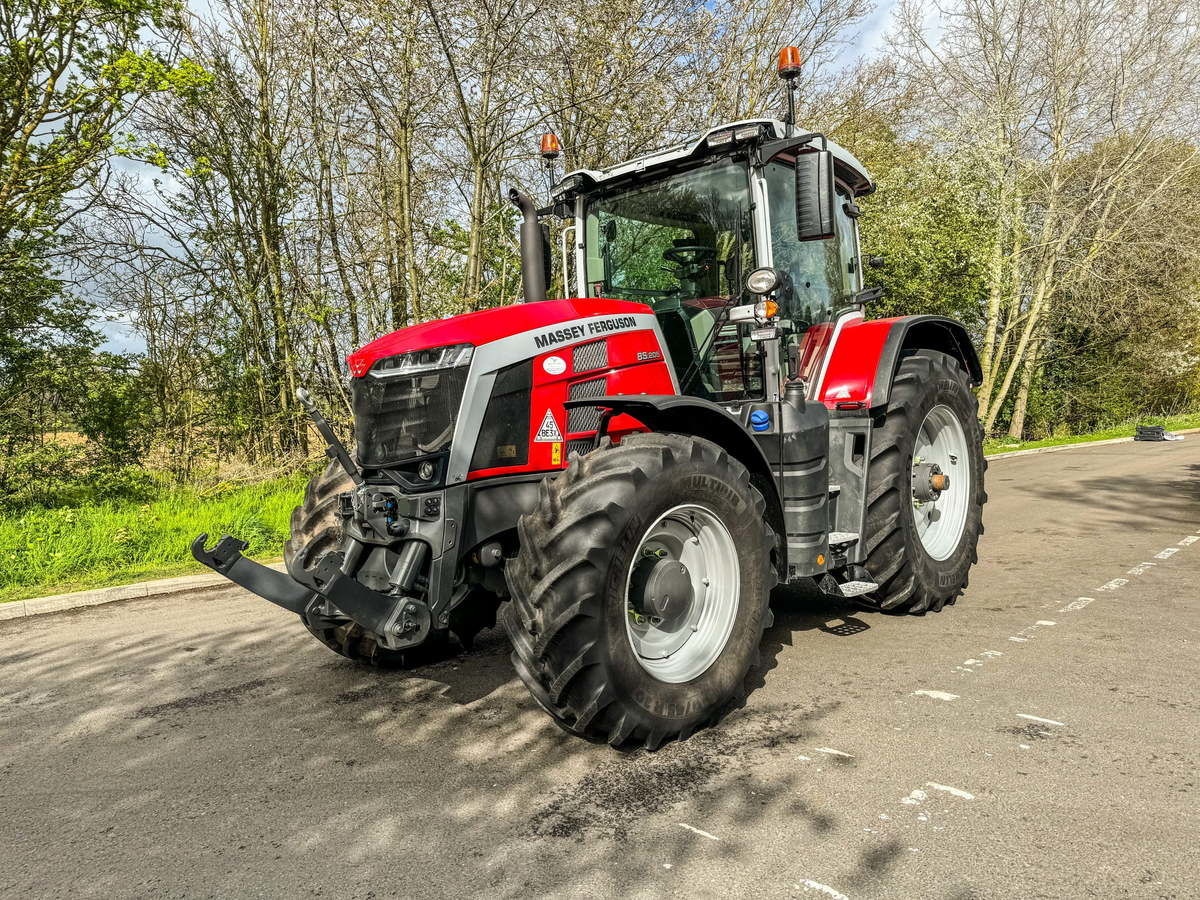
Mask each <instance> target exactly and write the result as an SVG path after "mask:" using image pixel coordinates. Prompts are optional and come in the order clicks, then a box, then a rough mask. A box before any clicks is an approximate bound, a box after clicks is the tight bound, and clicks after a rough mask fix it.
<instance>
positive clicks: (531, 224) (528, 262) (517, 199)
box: [508, 188, 548, 303]
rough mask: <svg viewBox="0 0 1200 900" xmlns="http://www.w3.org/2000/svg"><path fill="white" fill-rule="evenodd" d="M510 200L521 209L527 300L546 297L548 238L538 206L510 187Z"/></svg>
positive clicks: (522, 279)
mask: <svg viewBox="0 0 1200 900" xmlns="http://www.w3.org/2000/svg"><path fill="white" fill-rule="evenodd" d="M508 199H509V202H511V203H512V204H513V206H515V207H516V208H517V209H519V210H521V215H522V216H524V218H523V219H522V220H521V287H522V289H523V291H524V293H525V302H526V303H532V302H533V301H535V300H545V299H546V269H547V268H548V266H547V265H546V238H545V236H544V235H543V234H542V226H541V224H540V223H539V222H538V216H537V207H536V206H534V205H533V200H532V198H530V196H529V195H528V194H523V193H521V192H520V191H518V190H517V189H516V188H509V191H508Z"/></svg>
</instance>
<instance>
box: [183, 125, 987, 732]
mask: <svg viewBox="0 0 1200 900" xmlns="http://www.w3.org/2000/svg"><path fill="white" fill-rule="evenodd" d="M873 188H874V185H873V184H872V182H871V179H870V176H868V174H867V173H866V171H865V170H864V169H863V167H862V165H860V164H859V162H858V161H857V160H856V159H855V158H854V156H853V155H851V154H850V153H848V152H847V151H846V150H844V149H843V148H841V147H839V146H837V145H836V144H835V143H834V142H832V141H830V140H828V139H827V138H825V137H824V136H822V135H820V134H797V133H795V132H794V129H793V128H792V127H790V126H787V125H784V124H783V123H780V122H778V121H773V120H750V121H742V122H736V123H733V124H731V125H724V126H721V127H719V128H714V129H712V130H711V131H709V132H707V133H706V134H703V135H701V136H700V137H698V138H697V139H695V140H692V141H689V142H687V143H683V144H679V145H677V146H674V147H671V148H669V149H666V150H662V151H659V152H656V153H653V154H650V155H648V156H645V157H643V158H640V159H636V160H633V161H631V162H628V163H623V164H621V165H618V166H614V167H613V168H610V169H606V170H603V171H591V170H580V171H576V172H572V173H569V174H568V175H566V176H565V177H563V178H562V179H561V180H559V181H558V182H557V184H556V185H555V187H554V188H553V191H552V203H551V205H550V206H549V207H548V208H546V209H544V210H540V211H539V210H536V209H535V208H534V205H533V203H532V202H531V201H530V200H529V198H528V197H526V196H524V195H521V194H517V193H516V192H513V194H512V195H511V196H512V199H513V200H514V202H515V203H517V205H518V206H519V207H520V208H521V210H522V211H523V213H524V217H525V219H524V223H523V225H522V227H521V238H522V250H521V252H522V264H523V279H524V293H525V301H526V302H525V303H522V304H518V305H513V306H508V307H503V308H497V309H487V310H482V311H479V312H474V313H468V314H465V315H460V316H454V317H452V318H449V319H445V320H441V321H435V322H426V323H424V324H421V325H415V326H412V327H409V328H404V329H401V330H400V331H397V332H394V333H392V334H389V335H386V336H385V337H381V338H379V339H378V340H376V341H373V342H372V343H370V344H368V345H367V346H365V347H363V348H362V349H361V350H359V351H358V352H356V353H354V354H352V355H351V356H350V357H349V369H350V376H351V381H350V384H351V390H352V395H353V404H354V416H355V422H354V438H355V440H354V449H353V453H351V452H349V451H347V450H346V449H345V448H344V447H343V446H342V445H341V444H340V443H339V441H338V439H337V437H336V436H335V435H334V433H333V431H332V430H331V429H330V428H329V426H328V425H327V424H326V423H325V421H324V419H323V418H322V417H321V416H320V414H319V413H317V411H316V410H315V409H313V408H312V405H311V403H310V402H309V401H308V398H307V395H304V396H302V399H303V400H304V401H305V404H306V406H308V407H309V412H310V414H311V415H313V418H314V420H315V421H316V423H317V426H318V428H320V429H321V431H322V433H323V434H324V436H325V438H326V440H327V441H328V442H329V445H330V455H331V456H332V457H334V459H333V461H332V462H331V464H330V465H329V467H328V469H327V470H326V471H325V473H324V474H323V475H321V476H319V477H317V478H315V479H314V480H313V481H312V483H311V484H310V485H309V488H308V491H307V493H306V495H305V498H304V503H303V505H302V506H300V507H298V508H297V509H296V511H295V513H294V515H293V517H292V536H291V539H290V540H289V541H288V543H287V546H286V548H285V560H286V563H287V572H286V573H283V572H278V571H275V570H272V569H269V568H266V567H264V566H261V565H259V564H257V563H255V562H252V561H251V560H249V559H246V558H244V557H243V556H242V555H241V552H240V551H241V550H243V549H245V546H246V545H245V544H244V543H243V542H241V541H238V540H236V539H235V538H231V537H228V536H226V537H224V538H223V539H222V540H221V541H220V542H219V543H218V544H217V545H216V547H215V548H213V549H211V550H208V549H206V548H205V539H206V536H204V535H201V536H200V537H199V538H198V539H197V540H196V542H195V544H194V545H193V552H194V553H195V555H196V558H197V559H199V560H200V561H201V562H204V563H205V564H206V565H208V566H210V567H211V568H213V569H215V570H216V571H218V572H221V573H222V574H224V575H226V576H227V577H228V578H230V579H231V580H233V581H235V582H237V583H238V584H240V585H242V586H244V587H246V588H248V589H249V590H251V591H253V592H254V593H256V594H258V595H260V596H262V597H265V598H266V599H267V600H270V601H272V602H273V603H276V604H278V605H279V606H282V607H284V608H285V609H289V610H291V611H292V612H294V613H296V614H298V615H299V616H300V618H301V620H302V621H303V622H304V624H305V626H306V627H307V628H308V629H309V630H310V631H311V632H312V633H313V634H314V635H315V636H316V637H317V638H318V639H319V640H320V641H322V642H323V643H324V644H326V645H327V646H329V647H330V648H331V649H333V650H334V651H335V652H337V653H340V654H342V655H343V656H346V657H348V658H350V659H353V660H357V661H360V662H364V663H369V664H377V665H379V664H383V665H386V664H400V663H402V662H403V661H404V658H405V655H406V654H408V653H410V652H411V651H412V650H413V649H414V648H417V647H418V646H420V645H423V644H426V643H427V642H429V641H431V640H441V639H445V637H446V635H447V634H448V633H449V632H451V631H453V632H455V633H456V635H457V636H458V637H459V638H460V640H461V641H462V643H463V644H464V645H465V646H469V645H470V642H471V639H472V638H473V636H474V635H475V634H476V633H477V631H478V630H479V629H480V628H482V627H485V626H488V625H494V624H495V618H496V613H497V610H499V611H500V615H501V619H502V622H503V625H504V628H505V630H506V631H507V632H508V635H509V637H510V638H511V640H512V646H513V651H512V659H513V663H514V664H515V666H516V669H517V672H518V673H519V675H520V677H521V679H522V680H523V681H524V682H525V684H526V685H527V686H528V687H529V690H530V691H531V692H532V694H533V696H534V698H535V699H536V700H537V702H538V703H539V704H541V706H542V707H543V708H544V709H545V710H546V711H547V712H548V713H549V714H550V715H551V716H553V717H554V718H555V719H556V720H557V721H558V722H559V723H560V724H561V725H562V726H563V727H564V728H566V729H567V730H569V731H571V732H574V733H576V734H579V735H581V736H583V737H585V738H588V739H591V740H598V741H607V742H609V743H611V744H612V745H614V746H618V747H629V746H643V747H646V748H649V749H654V748H656V747H658V746H659V745H660V744H662V743H663V742H664V741H668V740H672V739H677V738H683V737H686V736H688V735H689V734H691V733H692V732H693V731H695V730H696V729H697V728H700V727H703V726H705V725H708V724H711V723H713V722H715V721H716V720H717V719H718V718H720V716H721V715H722V714H723V713H724V712H725V711H727V710H728V709H730V708H731V707H733V706H735V705H737V704H738V703H740V702H741V701H742V700H743V699H744V697H745V694H746V685H747V679H748V677H749V676H750V673H751V669H752V668H753V666H754V663H755V661H756V659H757V651H758V646H759V643H760V641H761V639H762V634H763V631H764V629H766V628H767V627H769V626H770V624H771V621H772V614H771V611H770V608H769V606H768V600H769V597H770V594H771V590H772V588H774V587H775V586H776V585H779V584H790V583H795V582H798V581H803V580H809V579H813V580H815V581H816V583H817V584H818V585H819V586H820V588H821V589H822V590H824V591H826V592H827V593H829V594H832V595H834V596H838V597H848V598H854V600H855V601H856V602H857V603H860V604H865V605H867V606H869V607H873V608H877V609H882V610H889V611H893V612H908V613H916V614H921V613H925V612H927V611H934V610H940V609H941V608H942V607H943V606H944V605H945V604H947V603H952V602H954V600H955V598H956V597H957V596H958V595H959V594H960V593H961V591H962V590H963V588H964V586H965V585H966V583H967V573H968V570H969V569H970V568H971V565H972V563H973V562H974V561H975V559H976V543H977V540H978V538H979V535H980V533H981V531H982V526H981V511H982V506H983V503H984V500H985V499H986V494H985V493H984V485H983V476H984V468H985V465H984V460H983V455H982V452H981V431H980V427H979V423H978V420H977V418H976V405H975V399H974V397H973V395H972V392H971V386H972V385H973V384H977V383H978V382H979V380H980V377H981V373H980V367H979V361H978V359H977V357H976V354H975V351H974V350H973V348H972V346H971V343H970V340H969V339H968V336H967V333H966V331H965V330H964V329H963V327H962V326H961V325H960V324H958V323H956V322H954V321H952V320H950V319H946V318H941V317H938V316H908V317H903V318H894V319H877V320H868V319H866V318H865V317H864V305H865V304H866V303H867V302H868V301H870V300H871V299H872V298H873V297H874V296H877V295H878V290H877V289H871V288H865V287H864V285H863V260H862V257H861V255H860V251H859V242H858V229H857V219H858V216H859V207H858V205H857V203H856V199H857V198H858V197H861V196H863V195H866V194H869V193H870V192H871V191H872V190H873ZM548 216H556V217H558V218H559V219H560V220H561V221H562V222H563V223H564V225H565V227H564V229H563V231H562V234H563V241H562V250H563V253H562V259H561V261H560V264H561V267H562V272H563V278H564V283H566V284H569V285H573V290H574V291H575V293H576V297H575V298H573V299H565V300H547V299H546V283H547V276H548V272H549V267H550V259H551V253H550V252H549V246H548V244H549V240H548V237H547V231H546V230H545V229H544V227H543V226H542V224H541V223H540V221H539V219H540V218H545V217H548ZM568 223H569V224H568Z"/></svg>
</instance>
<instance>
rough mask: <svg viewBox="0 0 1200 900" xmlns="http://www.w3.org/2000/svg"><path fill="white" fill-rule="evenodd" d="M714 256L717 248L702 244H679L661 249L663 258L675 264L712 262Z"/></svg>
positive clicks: (685, 264) (693, 264)
mask: <svg viewBox="0 0 1200 900" xmlns="http://www.w3.org/2000/svg"><path fill="white" fill-rule="evenodd" d="M716 258H717V248H716V247H706V246H704V245H703V244H681V245H679V246H676V247H668V248H667V249H666V250H664V251H663V259H665V260H666V261H667V262H670V263H675V265H677V266H689V265H690V266H695V265H700V264H702V263H706V262H712V261H713V260H714V259H716Z"/></svg>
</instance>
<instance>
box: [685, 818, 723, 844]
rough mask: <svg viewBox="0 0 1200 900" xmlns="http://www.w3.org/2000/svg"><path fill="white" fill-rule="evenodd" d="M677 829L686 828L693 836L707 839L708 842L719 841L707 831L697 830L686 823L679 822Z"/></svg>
mask: <svg viewBox="0 0 1200 900" xmlns="http://www.w3.org/2000/svg"><path fill="white" fill-rule="evenodd" d="M679 827H680V828H686V829H687V830H688V831H690V832H692V833H693V834H698V835H700V837H703V838H708V839H709V840H710V841H719V840H720V838H719V837H717V836H716V835H715V834H709V833H708V832H707V831H704V830H703V829H700V828H697V827H696V826H695V825H689V824H688V823H687V822H680V823H679Z"/></svg>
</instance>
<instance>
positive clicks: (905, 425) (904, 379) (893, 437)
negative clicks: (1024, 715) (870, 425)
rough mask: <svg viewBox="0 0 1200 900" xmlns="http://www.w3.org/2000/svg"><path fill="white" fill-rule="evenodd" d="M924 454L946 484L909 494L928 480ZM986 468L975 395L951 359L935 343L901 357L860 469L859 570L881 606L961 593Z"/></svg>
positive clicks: (978, 529) (930, 603)
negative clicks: (863, 497) (863, 502)
mask: <svg viewBox="0 0 1200 900" xmlns="http://www.w3.org/2000/svg"><path fill="white" fill-rule="evenodd" d="M932 463H937V464H938V467H939V469H940V470H941V472H942V473H943V474H945V475H947V476H949V488H948V490H946V491H945V492H942V493H941V494H940V495H939V496H938V497H937V499H935V500H921V499H918V498H917V497H916V496H914V485H915V483H916V482H917V481H918V480H919V479H920V478H925V479H926V480H928V477H929V475H928V473H929V472H930V471H933V470H931V469H929V468H928V466H929V465H930V464H932ZM922 466H925V467H926V468H925V469H924V470H922V469H921V467H922ZM986 469H987V461H986V460H985V459H984V457H983V432H982V429H981V428H980V425H979V419H978V416H977V405H976V401H975V397H974V395H973V394H972V393H971V388H970V385H969V383H968V380H967V374H966V372H964V371H963V370H962V368H961V367H960V366H959V364H958V362H957V360H955V359H954V358H953V357H951V356H948V355H947V354H945V353H939V352H938V351H935V350H917V351H916V352H914V353H913V354H911V355H910V356H908V357H906V358H905V359H903V360H902V361H901V363H900V366H899V369H898V370H897V373H896V377H895V380H894V381H893V382H892V391H891V397H890V400H889V402H888V407H887V412H886V414H885V418H884V421H883V424H882V425H881V426H879V427H877V428H876V429H875V430H874V432H873V434H872V437H871V463H870V468H869V470H868V472H867V516H866V534H865V535H864V538H865V544H864V546H865V547H866V549H867V559H866V569H867V571H868V572H869V573H870V575H871V578H872V579H873V580H874V581H875V582H876V583H877V584H878V585H879V590H878V591H877V592H875V594H874V597H875V601H876V602H877V603H878V604H879V606H880V607H881V608H883V609H885V610H890V611H894V612H897V613H911V614H914V615H920V614H923V613H926V612H937V611H939V610H941V609H942V608H943V607H944V606H945V605H946V604H948V603H953V602H954V601H955V600H956V599H957V598H958V596H959V595H960V594H961V593H962V592H963V590H964V589H965V588H966V586H967V579H968V574H969V572H970V569H971V566H972V565H973V564H974V563H975V562H976V561H977V559H978V554H977V552H976V547H977V545H978V543H979V537H980V535H982V534H983V504H984V503H985V502H986V501H987V492H986V491H985V490H984V485H983V475H984V471H985V470H986Z"/></svg>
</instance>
